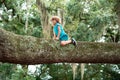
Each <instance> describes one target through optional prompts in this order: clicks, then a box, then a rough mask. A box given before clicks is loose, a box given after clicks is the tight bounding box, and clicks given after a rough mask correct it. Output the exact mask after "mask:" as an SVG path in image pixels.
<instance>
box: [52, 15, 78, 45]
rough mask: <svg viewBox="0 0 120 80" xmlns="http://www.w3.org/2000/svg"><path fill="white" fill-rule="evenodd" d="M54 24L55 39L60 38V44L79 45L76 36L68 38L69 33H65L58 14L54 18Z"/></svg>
mask: <svg viewBox="0 0 120 80" xmlns="http://www.w3.org/2000/svg"><path fill="white" fill-rule="evenodd" d="M51 21H52V24H53V32H54V37H53V39H54V40H60V45H61V46H65V45H67V44H71V43H72V44H73V45H74V46H76V45H77V42H76V40H75V39H74V38H72V39H71V40H68V35H67V34H66V33H65V31H64V29H63V27H62V25H61V24H60V22H61V19H60V18H59V17H58V16H53V17H52V19H51Z"/></svg>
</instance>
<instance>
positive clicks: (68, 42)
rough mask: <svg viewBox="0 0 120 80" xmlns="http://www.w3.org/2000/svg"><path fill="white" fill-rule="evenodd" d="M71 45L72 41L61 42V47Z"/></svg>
mask: <svg viewBox="0 0 120 80" xmlns="http://www.w3.org/2000/svg"><path fill="white" fill-rule="evenodd" d="M70 43H72V40H68V41H61V42H60V45H61V46H65V45H67V44H70Z"/></svg>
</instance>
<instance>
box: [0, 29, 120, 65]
mask: <svg viewBox="0 0 120 80" xmlns="http://www.w3.org/2000/svg"><path fill="white" fill-rule="evenodd" d="M0 62H8V63H14V64H26V65H32V64H45V63H46V64H47V63H61V62H67V63H120V44H119V43H118V44H117V43H97V42H96V43H92V42H78V46H77V47H76V48H75V47H74V46H73V45H67V46H65V47H61V46H60V45H59V42H56V41H53V40H43V39H39V38H35V37H31V36H22V35H16V34H14V33H11V32H8V31H5V30H3V29H0Z"/></svg>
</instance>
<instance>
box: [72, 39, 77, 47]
mask: <svg viewBox="0 0 120 80" xmlns="http://www.w3.org/2000/svg"><path fill="white" fill-rule="evenodd" d="M72 44H73V45H74V46H75V47H76V46H77V42H76V40H75V39H74V38H72Z"/></svg>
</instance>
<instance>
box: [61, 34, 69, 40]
mask: <svg viewBox="0 0 120 80" xmlns="http://www.w3.org/2000/svg"><path fill="white" fill-rule="evenodd" d="M67 40H68V35H63V36H62V37H61V38H60V41H67Z"/></svg>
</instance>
